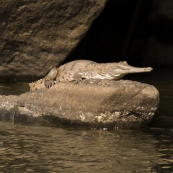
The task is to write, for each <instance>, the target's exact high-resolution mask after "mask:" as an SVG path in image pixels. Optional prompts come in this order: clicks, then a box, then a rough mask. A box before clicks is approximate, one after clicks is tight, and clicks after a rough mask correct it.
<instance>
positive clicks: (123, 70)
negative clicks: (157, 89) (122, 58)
mask: <svg viewBox="0 0 173 173" xmlns="http://www.w3.org/2000/svg"><path fill="white" fill-rule="evenodd" d="M152 70H153V69H152V68H151V67H143V68H139V67H133V66H130V65H128V64H127V62H122V63H120V64H116V65H113V64H112V65H111V66H110V67H109V68H108V69H107V72H108V73H109V74H110V75H112V76H114V78H115V79H120V78H122V77H123V76H125V75H127V74H130V73H145V72H151V71H152Z"/></svg>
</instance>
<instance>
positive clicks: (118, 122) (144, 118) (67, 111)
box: [0, 80, 159, 129]
mask: <svg viewBox="0 0 173 173" xmlns="http://www.w3.org/2000/svg"><path fill="white" fill-rule="evenodd" d="M0 99H1V98H0ZM8 99H9V100H10V96H8V97H6V100H8ZM16 99H17V105H18V108H19V109H18V113H17V116H18V117H20V116H19V115H20V114H21V115H22V116H23V115H25V116H28V117H32V118H34V117H36V118H37V120H38V117H40V120H43V119H47V120H48V121H51V122H52V123H54V124H56V123H61V124H70V125H78V126H87V127H93V128H108V129H112V128H140V127H144V126H147V124H148V123H149V122H150V121H151V119H152V118H153V116H154V113H155V111H156V109H157V107H158V103H159V92H158V90H157V89H156V88H155V87H154V86H152V85H148V84H142V83H139V82H135V81H128V80H120V81H110V80H84V81H82V82H80V83H79V84H77V85H76V84H74V83H65V82H64V83H63V82H61V83H57V84H56V85H54V86H53V87H52V88H50V89H41V90H36V91H32V92H27V93H24V94H21V95H19V96H18V97H17V98H16ZM0 101H1V100H0ZM12 104H14V103H12ZM15 104H16V103H15ZM1 110H2V109H1ZM33 121H34V120H33Z"/></svg>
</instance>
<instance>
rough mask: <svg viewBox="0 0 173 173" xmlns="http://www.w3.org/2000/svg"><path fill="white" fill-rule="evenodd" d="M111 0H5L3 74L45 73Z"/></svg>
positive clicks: (1, 7)
mask: <svg viewBox="0 0 173 173" xmlns="http://www.w3.org/2000/svg"><path fill="white" fill-rule="evenodd" d="M106 1H107V0H82V1H81V0H75V1H71V0H49V1H45V0H39V1H38V0H13V1H6V0H1V3H0V32H1V33H0V77H1V80H2V79H3V78H4V79H11V78H13V79H16V78H17V79H19V78H21V77H22V78H23V77H25V80H26V77H27V76H29V77H32V76H35V77H40V76H44V75H45V74H46V73H47V72H48V71H49V70H50V68H51V67H52V66H54V65H59V64H60V63H61V62H62V61H63V60H64V59H65V58H66V56H67V55H68V54H69V53H70V52H71V51H72V49H73V48H74V47H75V46H76V45H77V44H78V43H79V41H80V40H81V39H82V38H83V36H84V35H85V33H86V32H87V30H88V29H89V27H90V25H91V24H92V22H93V21H94V19H95V18H96V17H97V16H98V15H99V14H100V12H101V11H102V10H103V8H104V6H105V3H106Z"/></svg>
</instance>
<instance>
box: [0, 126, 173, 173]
mask: <svg viewBox="0 0 173 173" xmlns="http://www.w3.org/2000/svg"><path fill="white" fill-rule="evenodd" d="M171 138H173V132H172V131H171V130H164V129H150V130H145V131H133V130H116V131H101V130H96V131H92V130H85V129H74V128H73V129H72V128H71V129H62V128H53V127H36V126H22V125H13V124H10V123H1V126H0V144H1V147H0V170H1V171H3V172H16V173H17V172H40V173H43V172H50V173H52V172H81V173H83V172H87V173H88V172H119V173H122V172H153V173H154V172H160V171H167V172H171V171H173V143H172V139H171Z"/></svg>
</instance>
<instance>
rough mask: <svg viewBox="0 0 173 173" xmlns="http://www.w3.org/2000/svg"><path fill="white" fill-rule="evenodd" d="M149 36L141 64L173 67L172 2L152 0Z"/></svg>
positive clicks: (169, 0) (168, 0)
mask: <svg viewBox="0 0 173 173" xmlns="http://www.w3.org/2000/svg"><path fill="white" fill-rule="evenodd" d="M149 22H150V26H151V28H150V29H151V35H150V37H149V39H148V40H147V42H146V47H145V48H144V54H143V59H144V60H143V63H144V64H149V63H150V64H151V65H154V66H159V67H160V66H162V67H172V66H173V56H172V54H173V1H171V0H164V1H162V0H153V4H152V9H151V13H150V15H149Z"/></svg>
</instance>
